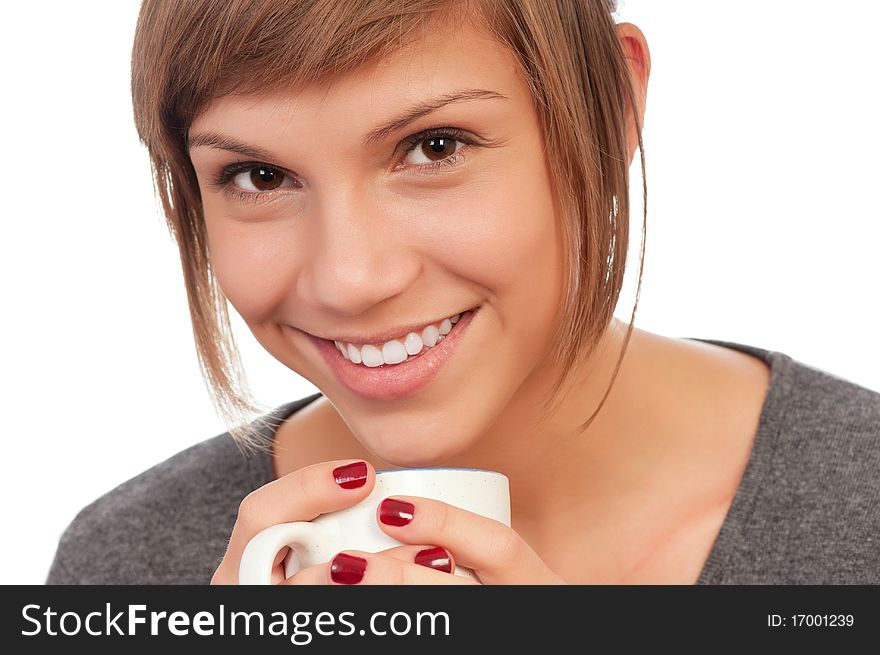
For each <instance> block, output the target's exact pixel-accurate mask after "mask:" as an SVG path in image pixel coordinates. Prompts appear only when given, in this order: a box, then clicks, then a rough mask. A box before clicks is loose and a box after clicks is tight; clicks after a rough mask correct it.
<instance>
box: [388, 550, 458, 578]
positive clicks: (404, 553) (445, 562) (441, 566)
mask: <svg viewBox="0 0 880 655" xmlns="http://www.w3.org/2000/svg"><path fill="white" fill-rule="evenodd" d="M377 554H378V555H384V556H386V557H393V558H394V559H396V560H400V561H401V562H408V563H413V564H418V565H420V566H427V567H428V568H431V569H434V570H435V571H440V572H442V573H452V572H453V571H455V558H454V557H453V556H452V553H450V552H449V551H448V550H446V549H445V548H444V547H443V546H425V545H420V546H412V545H407V546H397V547H396V548H388V549H387V550H382V551H379V552H378V553H377Z"/></svg>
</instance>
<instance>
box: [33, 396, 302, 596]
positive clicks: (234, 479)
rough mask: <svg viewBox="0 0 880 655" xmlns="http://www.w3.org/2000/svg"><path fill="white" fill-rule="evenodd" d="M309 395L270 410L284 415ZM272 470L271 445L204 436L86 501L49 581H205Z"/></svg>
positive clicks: (67, 532)
mask: <svg viewBox="0 0 880 655" xmlns="http://www.w3.org/2000/svg"><path fill="white" fill-rule="evenodd" d="M305 400H307V399H303V400H299V401H294V402H293V403H288V404H287V405H284V406H282V407H280V408H278V409H276V410H275V411H273V412H272V413H270V414H268V415H267V416H266V417H264V418H268V419H270V421H271V420H273V419H278V420H283V418H285V417H286V416H288V415H290V414H291V413H293V412H294V411H296V409H298V408H299V407H300V406H302V405H303V404H305V403H304V401H305ZM270 425H277V422H276V423H270ZM273 433H274V430H272V429H271V428H266V431H265V432H264V434H265V436H267V437H268V438H269V439H271V438H272V434H273ZM272 477H273V471H272V456H271V452H270V451H269V450H268V449H266V450H264V451H259V450H250V451H245V450H243V449H241V448H240V447H239V446H238V444H236V442H235V441H234V440H233V439H232V437H231V436H230V434H229V433H228V432H226V433H223V434H221V435H218V436H215V437H213V438H210V439H207V440H205V441H202V442H200V443H197V444H196V445H194V446H191V447H189V448H187V449H186V450H183V451H181V452H180V453H177V454H176V455H174V456H172V457H170V458H169V459H167V460H165V461H163V462H161V463H159V464H157V465H155V466H153V467H152V468H150V469H148V470H146V471H144V472H143V473H141V474H139V475H137V476H135V477H134V478H131V479H130V480H127V481H126V482H123V483H122V484H120V485H119V486H117V487H116V488H114V489H112V490H111V491H109V492H107V493H106V494H104V495H103V496H101V497H100V498H98V499H97V500H95V501H94V502H92V503H90V504H89V505H88V506H86V507H85V508H83V509H82V510H81V511H80V512H79V513H78V514H77V515H76V517H75V518H74V519H73V521H72V522H71V523H70V525H69V526H68V527H67V528H66V530H65V531H64V533H63V535H62V536H61V539H60V541H59V544H58V548H57V551H56V553H55V558H54V561H53V562H52V566H51V569H50V571H49V575H48V578H47V580H46V582H47V583H48V584H206V583H207V582H209V581H210V579H211V576H212V575H213V572H214V570H215V569H216V567H217V565H218V564H219V561H220V560H221V559H222V557H223V555H224V553H225V551H226V544H227V542H228V539H229V535H230V534H231V531H232V526H233V525H234V523H235V520H236V517H237V514H238V506H239V504H240V503H241V500H242V499H243V498H244V497H245V496H246V495H247V494H248V493H250V492H251V491H253V490H254V489H256V488H258V487H260V486H262V485H264V484H266V483H268V482H269V481H270V480H271V479H272Z"/></svg>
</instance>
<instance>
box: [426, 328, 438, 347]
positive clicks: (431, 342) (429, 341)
mask: <svg viewBox="0 0 880 655" xmlns="http://www.w3.org/2000/svg"><path fill="white" fill-rule="evenodd" d="M439 336H440V330H438V329H437V328H436V327H435V326H433V325H429V326H428V327H426V328H425V329H424V330H422V341H424V342H425V345H426V346H428V348H433V347H434V346H436V345H437V337H439Z"/></svg>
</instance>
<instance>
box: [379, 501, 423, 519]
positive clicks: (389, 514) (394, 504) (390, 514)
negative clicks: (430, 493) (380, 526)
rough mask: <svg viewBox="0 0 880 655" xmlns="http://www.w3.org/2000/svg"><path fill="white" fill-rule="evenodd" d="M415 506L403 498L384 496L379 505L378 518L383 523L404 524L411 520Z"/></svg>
mask: <svg viewBox="0 0 880 655" xmlns="http://www.w3.org/2000/svg"><path fill="white" fill-rule="evenodd" d="M415 509H416V507H415V505H413V504H412V503H408V502H406V501H405V500H395V499H394V498H386V499H385V500H383V501H382V504H381V505H379V520H380V521H382V523H384V524H385V525H398V526H400V525H406V524H407V523H409V522H410V521H412V520H413V512H414V511H415Z"/></svg>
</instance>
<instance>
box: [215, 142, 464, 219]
mask: <svg viewBox="0 0 880 655" xmlns="http://www.w3.org/2000/svg"><path fill="white" fill-rule="evenodd" d="M438 138H439V139H450V140H452V141H457V142H459V143H461V144H463V147H459V148H458V149H457V150H456V151H455V152H454V153H452V154H451V155H449V156H448V157H446V158H445V159H440V160H439V161H436V162H432V163H430V164H415V165H414V166H413V167H414V168H415V169H417V170H418V171H420V173H422V174H426V175H433V174H435V173H438V172H440V169H442V168H446V167H448V166H455V165H457V164H458V163H459V162H460V161H461V159H462V158H463V157H464V155H463V154H462V153H463V151H465V150H469V149H470V148H471V147H472V146H478V145H480V144H479V143H478V142H477V140H476V139H475V138H473V137H472V136H470V135H469V134H468V133H466V132H465V131H463V130H460V129H458V128H455V127H433V128H429V129H427V130H422V131H421V132H418V133H416V134H413V135H411V136H408V137H406V138H405V139H404V140H403V141H402V144H403V145H404V146H405V147H404V155H408V154H409V153H411V152H412V151H413V150H415V149H416V147H417V146H418V145H419V144H420V143H422V142H423V141H427V140H429V139H438ZM404 158H405V157H404ZM255 168H268V169H270V170H274V171H278V172H280V173H282V174H283V175H289V174H288V173H286V172H284V171H283V170H282V169H280V168H278V167H276V166H270V165H269V164H265V163H262V162H255V161H244V162H236V163H234V164H230V165H229V166H226V167H224V168H223V169H222V170H221V171H220V173H219V174H218V175H217V176H216V178H215V179H214V180H213V181H212V186H214V188H216V189H219V190H221V191H224V192H226V193H227V194H228V195H230V196H232V197H233V198H235V199H236V200H238V201H240V202H263V201H268V200H271V196H274V195H275V194H274V193H273V191H274V190H273V191H259V192H254V191H244V190H242V189H239V188H237V187H235V186H233V185H232V184H230V183H231V182H232V180H233V179H234V178H235V177H236V176H237V175H239V174H240V173H247V172H249V171H251V170H253V169H255Z"/></svg>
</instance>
